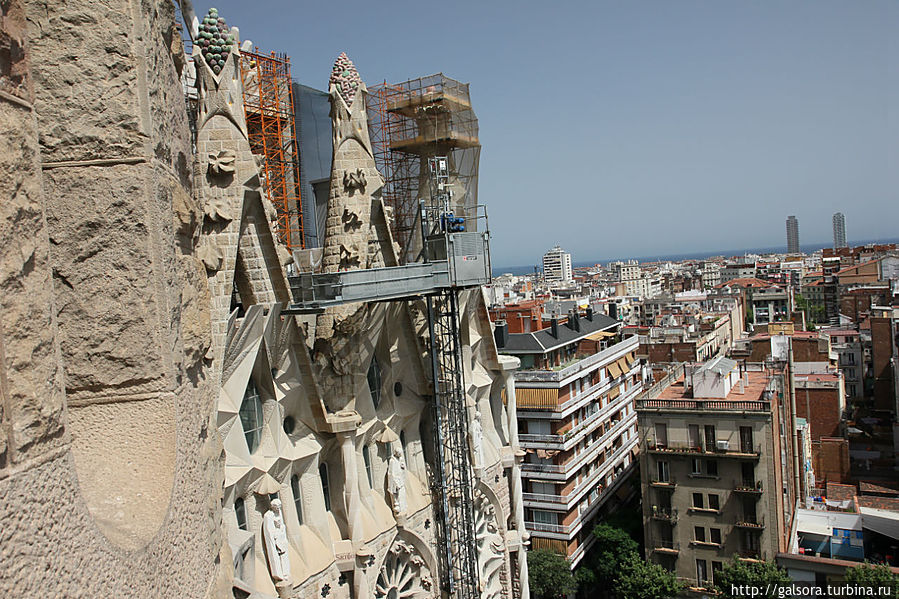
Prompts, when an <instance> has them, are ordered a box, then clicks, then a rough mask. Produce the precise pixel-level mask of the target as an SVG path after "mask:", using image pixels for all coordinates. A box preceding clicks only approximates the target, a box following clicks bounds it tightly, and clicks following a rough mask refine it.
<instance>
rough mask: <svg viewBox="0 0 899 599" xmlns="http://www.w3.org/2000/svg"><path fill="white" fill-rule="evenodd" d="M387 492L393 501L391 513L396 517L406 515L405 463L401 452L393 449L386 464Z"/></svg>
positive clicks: (398, 449) (395, 448)
mask: <svg viewBox="0 0 899 599" xmlns="http://www.w3.org/2000/svg"><path fill="white" fill-rule="evenodd" d="M387 490H388V491H389V492H390V496H391V498H392V499H393V512H394V513H395V514H397V515H399V514H405V513H406V507H407V504H406V462H405V460H403V450H402V449H400V448H399V447H394V449H393V455H391V456H390V461H389V462H388V463H387Z"/></svg>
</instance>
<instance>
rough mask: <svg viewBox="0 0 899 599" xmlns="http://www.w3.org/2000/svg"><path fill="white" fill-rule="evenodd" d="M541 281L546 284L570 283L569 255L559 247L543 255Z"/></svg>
mask: <svg viewBox="0 0 899 599" xmlns="http://www.w3.org/2000/svg"><path fill="white" fill-rule="evenodd" d="M543 280H544V281H546V282H547V283H570V282H571V280H572V275H571V254H569V253H568V252H566V251H565V250H563V249H562V248H561V247H559V246H555V247H554V248H552V249H551V250H549V251H548V252H546V253H545V254H543Z"/></svg>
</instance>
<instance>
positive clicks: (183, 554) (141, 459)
mask: <svg viewBox="0 0 899 599" xmlns="http://www.w3.org/2000/svg"><path fill="white" fill-rule="evenodd" d="M11 1H13V2H15V1H16V0H11ZM26 4H27V12H28V15H29V19H30V28H29V33H28V35H29V38H30V39H32V40H34V39H36V43H34V45H33V46H32V47H28V48H27V57H28V58H29V59H30V60H31V64H32V66H33V68H34V71H33V73H34V74H35V75H36V76H35V77H34V81H35V97H36V98H37V100H36V102H37V105H38V107H37V109H36V114H37V117H38V118H37V121H36V123H37V127H35V119H34V118H31V120H30V121H29V119H28V118H27V116H28V114H30V113H29V112H28V111H27V107H24V106H23V107H22V108H23V109H24V110H25V113H24V114H23V113H22V112H21V111H19V112H10V110H12V109H13V108H14V107H15V106H18V105H19V104H17V103H16V102H13V103H11V104H8V103H7V101H6V98H4V97H0V144H4V145H2V146H0V167H2V168H3V169H4V173H9V175H8V176H6V177H4V178H3V180H2V181H0V193H3V199H4V201H3V202H0V293H2V298H3V302H2V304H3V305H2V310H3V313H2V320H0V323H2V324H0V342H2V344H0V348H2V349H3V350H4V352H5V353H3V354H2V355H0V383H2V384H3V387H2V396H0V438H3V439H7V440H8V439H13V440H14V443H13V444H12V445H10V444H9V443H7V444H6V446H5V449H6V452H5V454H4V453H3V450H4V446H3V445H0V596H4V597H5V596H10V597H24V598H31V597H95V596H97V597H129V598H135V599H136V598H144V597H205V596H208V597H220V596H228V595H230V584H229V580H230V579H229V573H230V565H229V561H230V556H229V555H228V551H227V548H223V547H224V544H223V538H222V533H221V498H220V497H221V496H220V491H221V488H222V480H223V471H222V465H221V462H220V458H221V454H222V446H221V442H220V439H219V437H218V435H217V434H216V432H215V421H214V413H213V401H214V396H215V393H216V391H217V389H216V388H215V386H213V385H212V384H211V383H210V381H209V380H208V378H207V377H208V367H207V366H206V364H205V362H204V359H203V357H204V355H205V350H206V348H208V347H209V343H210V338H211V334H210V331H209V322H208V318H207V319H204V315H208V313H209V310H210V307H209V295H208V291H207V290H206V288H205V282H206V281H205V274H204V273H203V272H202V266H201V265H200V263H199V261H198V260H197V258H196V254H195V252H196V239H197V238H196V231H197V225H198V223H199V221H200V220H201V219H202V210H201V209H199V207H198V206H197V205H196V203H195V202H193V200H192V198H191V184H192V179H191V177H190V176H189V168H188V165H189V164H191V161H190V160H189V157H190V154H191V152H190V137H189V131H188V129H187V123H186V117H185V114H184V100H183V97H182V95H181V88H180V84H179V82H178V77H177V73H176V70H175V69H176V66H177V65H178V63H179V61H178V57H177V56H172V52H173V50H174V51H177V49H178V48H179V47H180V46H179V45H178V44H175V43H174V42H173V41H174V39H175V37H173V33H174V21H173V18H172V17H173V5H172V3H171V2H169V1H168V0H141V1H133V2H132V1H126V0H121V1H114V0H111V1H105V2H104V1H100V2H86V1H78V0H76V1H74V2H65V3H58V2H46V1H43V0H33V1H32V0H28V2H26ZM3 8H4V10H5V8H6V4H4V5H3ZM0 43H2V42H0ZM76 58H77V60H76ZM182 64H183V60H182ZM0 77H2V74H0ZM16 110H18V109H16ZM29 122H30V127H31V129H30V130H28V125H29ZM38 131H39V132H40V135H41V138H40V139H41V147H42V149H43V158H44V162H43V167H44V170H43V179H41V176H40V173H39V170H38V169H39V164H38V155H37V151H38V137H37V132H38ZM68 160H87V161H90V162H91V165H83V164H79V165H72V164H68V163H63V164H60V163H59V161H68ZM29 164H30V167H29ZM41 181H42V183H41ZM41 185H42V186H43V191H44V193H43V195H42V196H41V193H40V191H41ZM7 198H11V201H8V200H7ZM41 198H42V199H41ZM41 204H42V205H43V206H42V205H41ZM42 208H43V210H44V211H45V213H46V214H47V215H48V224H47V225H44V221H43V219H44V215H43V213H42ZM48 229H49V230H51V231H52V234H51V236H50V237H52V243H51V241H50V239H49V237H48V234H47V231H48ZM48 248H50V249H49V250H48ZM48 253H49V259H48V257H47V256H48ZM51 269H54V270H55V271H56V273H57V276H56V277H53V278H52V279H51ZM57 309H58V310H59V312H60V313H61V316H60V319H61V321H62V326H60V327H59V331H58V332H57V326H56V323H55V322H54V314H55V313H56V311H57ZM10 331H11V334H10ZM57 338H58V339H60V340H62V341H61V345H62V346H64V349H62V350H60V346H59V345H57V344H55V342H54V339H57ZM3 356H5V357H3ZM63 368H65V369H66V380H65V382H66V387H67V389H68V392H69V393H68V397H67V398H65V399H64V397H63V392H62V375H61V373H62V369H63ZM66 400H67V401H66ZM66 403H68V408H66ZM64 427H65V428H64ZM10 455H12V458H13V459H12V465H13V466H14V467H12V468H10V467H8V466H9V464H8V463H7V461H6V458H7V457H9V456H10ZM20 458H21V459H20ZM26 460H27V461H26ZM222 560H225V561H224V562H223V561H222Z"/></svg>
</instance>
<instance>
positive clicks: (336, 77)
mask: <svg viewBox="0 0 899 599" xmlns="http://www.w3.org/2000/svg"><path fill="white" fill-rule="evenodd" d="M329 83H330V84H331V85H333V86H334V87H335V89H337V93H339V94H340V97H341V98H343V101H344V102H346V105H347V107H348V108H349V107H350V106H352V105H353V97H354V96H355V95H356V90H357V89H359V85H360V84H361V83H362V79H360V78H359V71H357V70H356V65H354V64H353V61H352V60H350V59H349V58H347V55H346V52H341V53H340V56H338V57H337V60H336V61H334V68H333V69H331V79H330V80H329Z"/></svg>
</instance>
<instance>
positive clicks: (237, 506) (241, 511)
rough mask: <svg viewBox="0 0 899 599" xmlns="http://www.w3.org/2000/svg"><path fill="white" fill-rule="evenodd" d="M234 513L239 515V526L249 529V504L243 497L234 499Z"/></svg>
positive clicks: (242, 528)
mask: <svg viewBox="0 0 899 599" xmlns="http://www.w3.org/2000/svg"><path fill="white" fill-rule="evenodd" d="M234 515H235V516H237V528H239V529H241V530H247V505H246V504H245V503H244V500H243V497H238V498H237V499H235V500H234Z"/></svg>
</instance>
